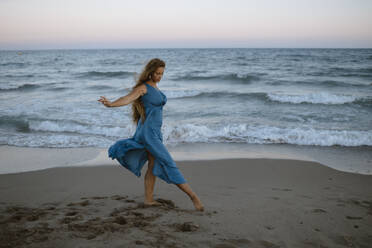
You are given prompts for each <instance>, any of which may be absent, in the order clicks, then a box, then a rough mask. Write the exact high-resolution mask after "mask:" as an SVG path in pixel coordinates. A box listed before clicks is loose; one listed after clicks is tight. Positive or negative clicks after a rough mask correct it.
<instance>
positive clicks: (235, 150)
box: [0, 143, 372, 175]
mask: <svg viewBox="0 0 372 248" xmlns="http://www.w3.org/2000/svg"><path fill="white" fill-rule="evenodd" d="M167 148H168V150H169V152H170V154H171V156H172V157H173V159H174V160H175V161H176V162H179V161H195V160H202V161H204V160H216V159H222V160H223V159H244V158H246V159H257V158H259V159H290V160H298V161H309V162H317V163H320V164H322V165H324V166H326V167H330V168H333V169H336V170H339V171H343V172H349V173H355V174H362V175H372V147H317V146H298V145H287V144H264V145H261V144H220V143H217V144H203V143H193V144H181V145H167ZM0 157H2V158H3V159H2V161H1V162H0V175H2V174H12V173H21V172H27V171H35V170H43V169H47V168H54V167H77V166H99V165H119V163H118V162H117V161H116V160H111V159H110V158H109V157H108V156H107V148H96V147H83V148H38V147H36V148H34V147H16V146H9V145H2V146H0ZM25 158H27V160H25ZM25 161H27V163H25Z"/></svg>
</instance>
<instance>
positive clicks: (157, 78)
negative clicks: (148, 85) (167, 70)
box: [152, 67, 164, 82]
mask: <svg viewBox="0 0 372 248" xmlns="http://www.w3.org/2000/svg"><path fill="white" fill-rule="evenodd" d="M163 73H164V67H158V69H156V71H155V72H154V74H153V75H152V80H153V81H154V82H160V80H161V78H162V77H163Z"/></svg>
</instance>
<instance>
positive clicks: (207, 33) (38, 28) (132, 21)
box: [0, 0, 372, 50]
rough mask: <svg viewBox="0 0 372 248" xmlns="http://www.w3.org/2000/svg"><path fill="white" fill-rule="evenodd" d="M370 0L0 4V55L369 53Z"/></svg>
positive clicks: (11, 0) (29, 0) (28, 0)
mask: <svg viewBox="0 0 372 248" xmlns="http://www.w3.org/2000/svg"><path fill="white" fill-rule="evenodd" d="M371 13H372V1H371V0H226V1H223V0H199V1H196V0H188V1H181V0H173V1H171V0H158V1H154V0H152V1H149V0H136V1H127V0H121V1H119V0H0V49H1V50H9V49H70V48H71V49H74V48H77V49H80V48H83V49H85V48H87V49H90V48H195V47H199V48H215V47H248V48H278V47H283V48H287V47H289V48H312V47H314V48H372V14H371Z"/></svg>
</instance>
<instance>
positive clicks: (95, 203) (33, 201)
mask: <svg viewBox="0 0 372 248" xmlns="http://www.w3.org/2000/svg"><path fill="white" fill-rule="evenodd" d="M16 149H18V148H16ZM29 149H31V150H32V149H33V148H29ZM72 150H73V149H72ZM60 151H61V150H60ZM47 152H48V150H47V149H44V150H43V149H42V148H38V149H34V150H33V153H34V159H33V160H32V159H27V158H26V157H22V159H23V160H24V161H25V162H27V163H34V162H36V161H35V158H37V157H38V156H39V157H42V156H43V153H44V155H45V153H47ZM55 152H58V149H55ZM64 152H65V153H66V152H68V151H66V150H65V151H64ZM80 152H81V151H80ZM94 152H96V151H94V150H92V151H90V152H87V153H85V154H86V155H91V153H94ZM69 153H70V152H69ZM75 153H76V154H77V153H78V152H77V151H76V150H75ZM71 154H74V153H73V152H72V153H71ZM37 155H38V156H37ZM10 157H11V156H10ZM72 158H74V159H76V162H78V161H79V160H81V158H78V156H75V157H74V156H72ZM59 159H60V160H62V158H59ZM70 159H71V158H70ZM1 160H2V162H1V164H9V163H11V161H10V160H9V158H7V157H4V153H2V159H1ZM60 162H61V163H62V161H60ZM177 165H178V166H179V168H180V169H181V171H182V172H183V174H184V175H185V178H186V180H188V183H189V184H190V185H191V187H192V189H193V190H194V191H195V192H196V193H198V195H199V196H200V198H201V200H202V201H203V203H204V205H205V211H204V212H198V211H196V210H194V208H193V205H192V202H191V201H190V200H189V199H188V197H187V196H186V194H184V193H183V192H181V191H180V190H179V189H178V188H177V187H176V186H175V185H172V184H167V183H165V182H163V181H161V180H160V179H157V181H156V185H155V194H154V199H157V200H158V201H160V202H162V206H156V207H145V206H144V205H143V200H144V192H143V191H144V182H143V176H144V174H143V175H142V176H141V178H137V177H135V176H134V175H133V174H131V173H130V172H129V171H127V170H126V169H124V168H123V167H121V166H119V165H95V166H74V167H72V166H71V167H56V168H48V169H43V170H35V171H29V172H21V173H9V174H2V175H0V211H1V212H0V247H371V244H372V228H371V226H372V193H371V188H372V176H371V175H361V174H355V173H348V172H342V171H338V170H335V169H332V168H329V167H327V166H324V165H322V164H319V163H316V162H308V161H300V160H289V159H262V158H261V159H218V160H193V161H178V162H177ZM61 166H62V165H61ZM142 172H143V173H144V172H145V170H143V171H142Z"/></svg>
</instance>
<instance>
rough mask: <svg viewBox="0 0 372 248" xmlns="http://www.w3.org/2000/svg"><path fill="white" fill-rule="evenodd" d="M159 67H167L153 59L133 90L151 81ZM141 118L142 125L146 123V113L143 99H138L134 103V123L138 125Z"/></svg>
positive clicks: (158, 60)
mask: <svg viewBox="0 0 372 248" xmlns="http://www.w3.org/2000/svg"><path fill="white" fill-rule="evenodd" d="M159 67H165V62H164V61H163V60H161V59H158V58H154V59H151V60H150V61H149V62H148V63H147V64H146V66H145V68H144V69H143V70H142V72H141V74H140V75H139V77H138V79H137V80H136V85H134V86H133V88H132V89H135V88H137V87H138V86H140V85H142V84H144V83H145V82H147V81H149V80H150V79H151V76H152V75H153V74H154V72H155V71H156V70H157V69H158V68H159ZM140 118H141V120H142V123H144V121H145V119H146V111H145V107H144V105H143V102H142V97H139V98H137V99H136V100H134V101H133V103H132V121H133V122H134V123H136V124H138V121H139V119H140Z"/></svg>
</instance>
